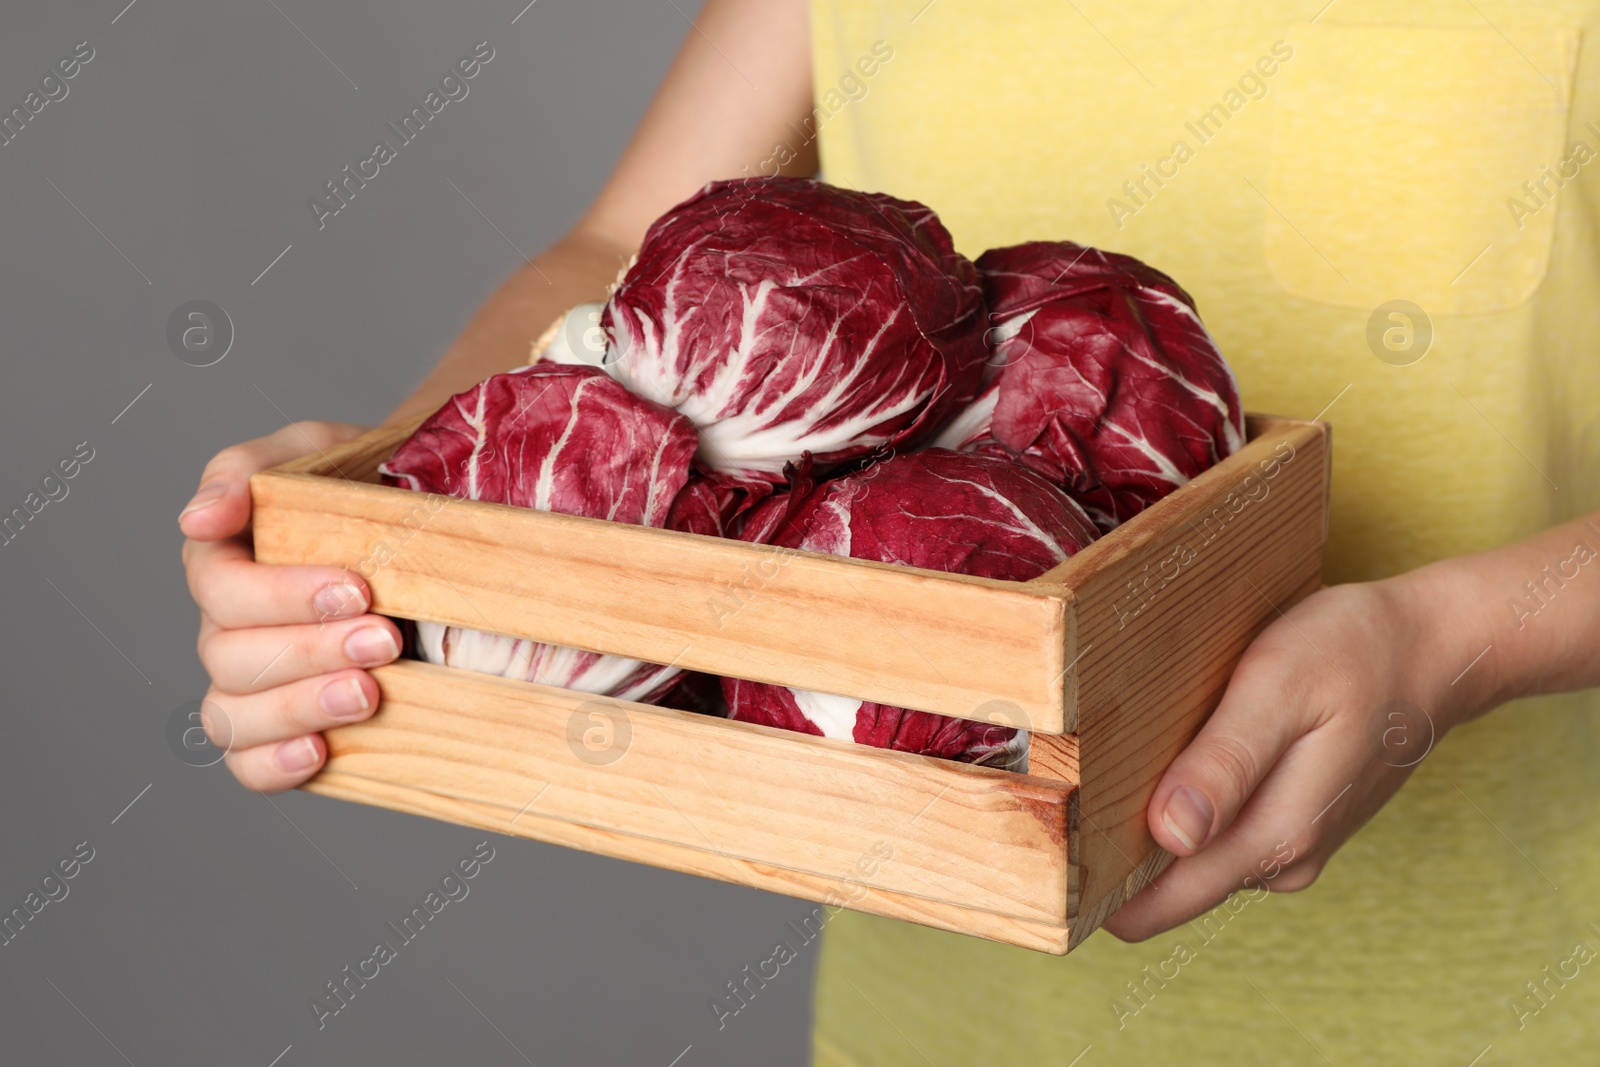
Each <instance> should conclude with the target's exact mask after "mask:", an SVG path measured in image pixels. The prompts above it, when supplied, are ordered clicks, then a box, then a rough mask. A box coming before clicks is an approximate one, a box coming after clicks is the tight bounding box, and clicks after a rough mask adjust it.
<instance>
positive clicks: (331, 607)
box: [186, 538, 372, 629]
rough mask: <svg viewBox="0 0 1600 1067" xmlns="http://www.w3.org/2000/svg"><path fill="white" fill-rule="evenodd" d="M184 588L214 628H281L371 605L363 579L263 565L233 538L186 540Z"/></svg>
mask: <svg viewBox="0 0 1600 1067" xmlns="http://www.w3.org/2000/svg"><path fill="white" fill-rule="evenodd" d="M186 559H187V563H188V576H189V592H190V594H191V595H192V596H193V597H194V600H195V603H197V604H199V605H200V610H201V612H203V613H204V614H205V615H206V617H208V618H210V619H211V620H212V621H213V622H215V623H216V624H217V625H218V626H221V627H223V628H225V629H236V628H240V627H248V626H281V625H285V624H288V623H298V622H326V621H330V620H333V619H344V618H350V617H353V616H356V615H360V614H362V613H363V612H365V611H366V610H367V608H368V607H369V606H370V605H371V602H372V601H371V594H370V593H369V591H368V589H367V583H366V582H364V581H362V580H361V578H360V576H359V575H356V574H353V573H351V572H350V571H348V570H344V569H342V568H339V567H269V566H266V565H264V564H260V563H257V562H255V559H254V556H253V555H252V552H251V549H250V547H249V546H248V545H245V544H244V543H242V542H241V541H240V540H238V539H237V538H229V539H227V540H224V541H191V542H189V550H188V552H187V554H186Z"/></svg>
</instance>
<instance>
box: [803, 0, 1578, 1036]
mask: <svg viewBox="0 0 1600 1067" xmlns="http://www.w3.org/2000/svg"><path fill="white" fill-rule="evenodd" d="M1319 7H1322V10H1321V11H1320V12H1319V11H1318V8H1319ZM812 28H813V47H814V52H815V61H814V62H815V74H816V95H817V122H816V124H817V127H818V129H819V137H820V143H821V153H822V164H823V171H824V175H825V177H826V178H827V179H828V180H830V181H832V182H835V183H838V184H841V185H846V186H853V187H857V188H864V189H874V190H881V191H884V192H888V193H892V194H894V195H896V196H902V197H908V198H912V199H916V200H921V201H923V202H925V203H927V204H929V205H930V206H932V207H933V208H934V209H935V210H936V211H938V212H939V214H940V216H941V217H942V218H943V220H944V222H945V224H946V225H947V226H948V227H949V229H950V231H951V232H952V233H953V234H954V235H955V239H956V243H957V245H958V247H960V248H961V249H962V251H964V252H966V253H967V254H968V255H971V256H976V255H977V254H978V253H980V252H982V251H983V250H984V249H986V248H990V247H994V246H998V245H1005V244H1011V243H1015V242H1019V241H1024V240H1032V239H1039V238H1070V239H1072V240H1076V241H1080V242H1085V243H1088V244H1092V245H1097V246H1100V247H1104V248H1108V249H1113V250H1116V251H1119V252H1126V253H1130V254H1132V255H1135V256H1138V257H1140V258H1142V259H1144V260H1146V261H1148V262H1150V263H1151V264H1153V265H1154V266H1156V267H1159V268H1160V269H1162V270H1165V271H1166V272H1168V273H1169V274H1171V275H1173V276H1174V277H1175V278H1177V279H1178V281H1179V282H1180V284H1182V285H1183V286H1184V287H1186V288H1187V289H1188V290H1189V291H1190V292H1191V293H1192V294H1193V295H1194V297H1195V299H1196V301H1197V303H1198V304H1199V308H1200V313H1201V315H1202V317H1203V318H1204V319H1205V321H1206V323H1207V325H1208V326H1209V327H1210V329H1211V331H1212V333H1213V334H1214V335H1215V337H1216V339H1217V342H1218V344H1219V346H1220V347H1221V349H1222V351H1223V352H1224V353H1225V354H1226V355H1227V356H1228V358H1229V360H1230V361H1231V362H1232V364H1233V366H1234V368H1235V369H1236V371H1237V373H1238V376H1239V380H1240V384H1241V387H1242V391H1243V395H1244V400H1245V404H1246V407H1247V408H1248V409H1249V410H1252V411H1264V412H1272V413H1277V414H1284V415H1294V416H1306V417H1309V416H1314V415H1317V414H1319V413H1323V412H1325V415H1324V417H1325V418H1326V419H1328V421H1329V422H1331V423H1332V424H1333V426H1334V434H1333V441H1334V483H1333V517H1332V532H1331V537H1330V540H1329V543H1328V551H1327V568H1326V578H1327V580H1328V581H1329V582H1344V581H1358V580H1363V579H1371V578H1378V577H1382V576H1385V575H1390V574H1394V573H1397V572H1399V571H1403V570H1406V569H1409V568H1412V567H1416V566H1418V565H1420V564H1422V563H1425V562H1427V561H1429V560H1434V559H1438V558H1441V557H1444V556H1450V555H1456V554H1460V553H1464V552H1471V551H1474V550H1478V549H1483V548H1487V547H1491V546H1494V545H1499V544H1503V543H1506V542H1508V541H1512V540H1515V539H1517V538H1521V537H1524V536H1527V535H1528V534H1531V533H1533V532H1535V531H1537V530H1540V529H1543V528H1545V527H1548V526H1550V525H1552V524H1554V523H1557V522H1559V521H1562V520H1565V519H1567V518H1570V517H1573V516H1575V515H1579V514H1582V513H1584V512H1585V511H1588V510H1591V509H1594V508H1596V507H1600V488H1597V487H1600V78H1596V77H1595V72H1596V71H1597V70H1600V67H1597V61H1600V56H1597V55H1596V53H1595V48H1594V43H1595V41H1596V39H1597V33H1596V31H1597V30H1600V3H1596V2H1594V0H1548V2H1540V3H1533V2H1531V0H1529V2H1522V3H1517V2H1508V0H1470V2H1468V0H1418V2H1415V3H1409V4H1403V5H1402V4H1395V3H1392V2H1389V3H1378V2H1374V0H1335V2H1333V3H1329V4H1327V6H1325V7H1324V6H1323V0H1300V2H1295V3H1289V2H1283V0H1261V2H1256V3H1250V4H1243V3H1224V2H1220V0H1159V2H1136V3H1127V4H1124V3H1115V2H1112V0H1071V2H1068V0H931V2H930V0H815V2H814V3H813V8H812ZM866 57H870V58H866ZM1392 301H1407V302H1409V304H1410V305H1413V306H1414V308H1420V309H1421V313H1420V314H1419V313H1418V312H1417V311H1416V310H1415V309H1414V308H1413V309H1410V310H1408V309H1407V308H1406V307H1405V306H1404V305H1393V306H1391V302H1392ZM1391 313H1396V314H1399V315H1401V317H1400V318H1391V317H1390V315H1391ZM1418 357H1420V358H1418ZM1594 547H1600V545H1597V546H1594ZM1586 571H1587V569H1586ZM1529 577H1533V576H1532V575H1530V576H1529ZM1579 580H1581V581H1584V582H1591V583H1592V582H1600V571H1597V572H1595V573H1593V574H1590V573H1587V572H1585V573H1584V574H1583V576H1582V577H1581V578H1580V579H1579ZM1520 594H1521V590H1520V589H1507V590H1505V597H1506V600H1507V601H1508V602H1509V601H1511V600H1514V599H1516V598H1517V597H1518V596H1519V595H1520ZM1506 611H1507V612H1508V613H1509V612H1511V611H1512V608H1511V607H1510V604H1509V603H1508V604H1507V607H1506ZM1494 654H1495V652H1494V650H1492V649H1491V650H1490V651H1489V653H1488V655H1489V656H1493V655H1494ZM1597 654H1600V653H1597ZM1461 666H1462V667H1466V666H1467V664H1465V663H1463V664H1461ZM1597 738H1600V695H1597V694H1596V693H1595V692H1592V691H1591V692H1588V693H1584V694H1577V695H1569V696H1564V697H1555V698H1549V699H1542V700H1530V701H1523V702H1519V703H1517V704H1514V705H1511V706H1508V707H1505V708H1502V709H1500V710H1499V711H1497V712H1495V713H1494V714H1493V715H1490V716H1488V717H1486V718H1484V719H1481V720H1479V721H1477V722H1475V723H1473V724H1470V725H1468V726H1465V727H1462V728H1460V729H1458V730H1456V731H1454V732H1453V733H1451V734H1450V735H1449V736H1448V737H1447V738H1445V739H1444V740H1443V741H1442V742H1441V743H1440V744H1439V745H1438V746H1437V748H1436V749H1435V750H1434V751H1433V752H1432V753H1431V754H1430V755H1429V756H1428V758H1427V759H1425V760H1424V761H1423V762H1422V764H1421V765H1420V766H1419V768H1418V769H1417V772H1416V773H1415V775H1414V776H1413V777H1412V779H1411V781H1410V782H1409V783H1408V784H1407V785H1406V787H1405V788H1404V790H1402V792H1401V793H1400V794H1399V795H1398V796H1397V797H1396V798H1395V800H1393V801H1392V802H1391V803H1390V804H1389V805H1388V806H1387V808H1385V809H1384V810H1383V811H1382V812H1381V813H1379V815H1378V816H1377V817H1376V818H1375V819H1374V820H1373V821H1372V822H1371V823H1370V824H1369V825H1368V826H1367V827H1366V828H1365V829H1364V830H1362V831H1361V832H1360V833H1359V834H1358V835H1357V836H1356V837H1355V838H1354V839H1353V840H1352V841H1350V842H1349V843H1348V844H1347V845H1346V846H1345V847H1344V848H1343V849H1342V850H1341V851H1340V852H1339V853H1338V855H1336V856H1335V857H1334V859H1333V861H1332V862H1331V863H1330V864H1329V866H1328V868H1327V869H1326V871H1325V872H1324V874H1323V876H1322V878H1321V880H1320V881H1319V882H1318V884H1317V885H1316V886H1314V887H1313V888H1312V889H1310V890H1308V891H1307V892H1304V893H1301V894H1295V895H1286V894H1278V895H1273V896H1271V897H1269V898H1267V899H1265V900H1262V901H1259V902H1254V903H1249V904H1248V906H1247V907H1242V908H1239V909H1238V911H1237V913H1234V914H1232V917H1231V919H1230V921H1228V922H1227V924H1226V925H1225V926H1223V927H1222V928H1220V929H1217V928H1216V927H1215V926H1213V927H1210V928H1207V929H1203V930H1202V929H1199V928H1197V927H1195V926H1193V925H1190V926H1185V927H1182V928H1180V929H1178V930H1175V931H1172V932H1170V933H1168V934H1165V935H1162V936H1160V937H1157V938H1155V939H1154V940H1152V941H1149V942H1146V943H1144V944H1138V945H1126V944H1123V943H1121V942H1118V941H1117V940H1115V939H1114V938H1112V937H1111V936H1110V935H1107V934H1104V933H1101V934H1097V935H1095V936H1094V937H1092V938H1091V939H1090V940H1089V941H1088V942H1086V943H1085V944H1084V946H1083V947H1082V948H1080V949H1078V950H1077V951H1075V952H1074V953H1072V955H1070V956H1068V957H1066V958H1060V959H1058V958H1054V957H1049V956H1044V955H1039V954H1035V953H1030V952H1026V951H1023V950H1020V949H1014V948H1009V947H1004V946H1000V945H995V944H990V943H988V942H984V941H980V940H977V939H973V938H966V937H961V936H958V935H954V934H946V933H940V932H936V931H933V930H928V929H924V928H921V927H917V926H914V925H910V924H905V923H898V922H893V921H889V920H884V919H876V918H871V917H867V916H862V915H858V914H854V913H841V914H839V915H838V916H837V917H835V918H834V919H833V920H832V921H831V922H830V924H829V927H828V933H827V937H826V938H825V939H824V948H823V953H822V962H821V976H820V982H819V989H818V993H817V1001H816V1011H817V1030H816V1040H815V1047H816V1055H817V1062H818V1063H821V1064H825V1065H830V1067H834V1065H837V1067H845V1065H857V1067H867V1065H877V1064H902V1063H905V1064H921V1063H924V1062H926V1063H931V1064H939V1065H944V1064H950V1065H952V1067H953V1065H963V1067H965V1065H968V1064H982V1063H1000V1062H1005V1063H1023V1064H1035V1063H1052V1064H1068V1063H1073V1062H1079V1063H1081V1064H1082V1065H1083V1067H1104V1065H1109V1064H1139V1065H1150V1064H1168V1063H1198V1064H1212V1063H1215V1064H1228V1065H1239V1067H1242V1065H1247V1064H1284V1063H1321V1062H1323V1061H1324V1059H1325V1060H1326V1061H1328V1062H1330V1063H1334V1064H1339V1065H1341V1067H1342V1065H1344V1064H1367V1063H1396V1064H1407V1065H1413V1064H1432V1063H1438V1064H1451V1065H1457V1067H1466V1065H1467V1064H1469V1063H1478V1064H1482V1065H1483V1067H1492V1065H1500V1064H1510V1063H1530V1064H1531V1063H1538V1064H1556V1063H1560V1064H1566V1063H1596V1062H1600V955H1597V953H1600V758H1597V757H1600V752H1597V744H1596V742H1597ZM1238 899H1241V900H1242V899H1245V898H1238ZM1179 943H1183V944H1184V945H1185V947H1186V948H1187V949H1188V950H1189V952H1190V953H1192V957H1193V958H1192V959H1190V960H1189V961H1188V962H1186V963H1184V964H1182V965H1181V967H1180V968H1179V969H1178V973H1177V975H1176V977H1174V978H1171V979H1170V980H1164V981H1159V982H1158V981H1151V980H1149V979H1148V978H1147V974H1149V973H1156V972H1158V971H1159V972H1162V973H1167V974H1170V973H1171V972H1172V970H1173V968H1172V966H1171V965H1167V966H1166V967H1164V968H1160V967H1158V965H1160V964H1162V963H1163V961H1167V960H1169V959H1171V958H1173V957H1174V955H1175V954H1177V955H1182V954H1181V953H1178V952H1177V946H1178V945H1179ZM1146 965H1149V966H1150V967H1151V972H1146V971H1145V970H1144V968H1145V967H1146ZM1252 983H1253V985H1252ZM1530 983H1531V985H1530ZM1135 987H1137V993H1135V992H1134V988H1135ZM1119 1005H1120V1007H1119ZM1090 1046H1092V1048H1089V1051H1088V1052H1087V1053H1086V1054H1084V1055H1083V1059H1082V1060H1081V1061H1078V1060H1074V1057H1076V1056H1079V1055H1080V1054H1083V1053H1084V1050H1085V1049H1086V1048H1088V1047H1090ZM1491 1046H1492V1047H1491ZM1486 1050H1487V1051H1486ZM1480 1055H1481V1056H1482V1058H1481V1059H1478V1060H1475V1059H1474V1057H1478V1056H1480Z"/></svg>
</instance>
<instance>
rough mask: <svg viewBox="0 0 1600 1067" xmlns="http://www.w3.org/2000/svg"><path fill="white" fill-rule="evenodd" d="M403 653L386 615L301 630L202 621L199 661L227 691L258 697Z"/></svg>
mask: <svg viewBox="0 0 1600 1067" xmlns="http://www.w3.org/2000/svg"><path fill="white" fill-rule="evenodd" d="M399 655H400V630H399V628H398V627H396V626H395V624H394V623H393V622H392V621H391V620H389V619H386V618H384V617H383V616H382V615H362V616H359V617H357V618H354V619H342V620H338V621H335V622H327V623H319V624H305V625H300V626H263V627H255V628H252V629H246V630H225V629H218V628H216V627H215V625H214V624H213V625H212V626H205V625H204V624H203V623H202V631H201V635H200V661H201V663H203V664H204V665H205V668H206V671H207V672H208V673H209V674H210V675H211V682H212V684H213V685H215V686H216V687H217V688H218V689H219V690H221V691H222V692H224V693H259V692H261V691H263V690H266V689H272V688H274V687H276V686H280V685H285V684H287V683H289V682H293V681H298V680H300V679H303V678H311V677H314V676H316V675H320V674H331V673H333V672H334V671H339V670H344V669H345V668H348V667H376V666H379V665H380V664H384V663H388V662H390V661H392V660H394V659H396V658H397V657H398V656H399Z"/></svg>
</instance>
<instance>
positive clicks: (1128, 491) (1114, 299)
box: [936, 241, 1244, 530]
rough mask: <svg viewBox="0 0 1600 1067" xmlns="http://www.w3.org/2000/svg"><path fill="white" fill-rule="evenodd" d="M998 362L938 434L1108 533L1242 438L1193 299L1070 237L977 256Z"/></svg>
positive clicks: (1156, 275)
mask: <svg viewBox="0 0 1600 1067" xmlns="http://www.w3.org/2000/svg"><path fill="white" fill-rule="evenodd" d="M978 268H979V270H980V271H982V273H983V278H984V289H985V292H986V294H987V296H988V300H989V307H990V318H991V320H992V323H993V329H992V330H991V334H990V341H991V344H992V345H993V347H994V356H993V358H992V360H991V362H993V363H995V364H998V365H1000V371H999V373H998V375H997V376H996V377H995V378H994V380H993V381H992V382H991V383H990V384H989V385H988V387H987V388H985V390H984V391H983V393H982V394H981V395H980V396H979V397H978V399H977V400H975V401H974V402H973V403H972V404H970V405H968V407H967V408H966V409H965V410H964V411H963V412H961V413H960V414H959V415H957V417H956V418H955V419H954V420H953V421H952V422H951V423H950V424H949V425H947V426H946V427H945V429H944V431H943V432H942V433H941V435H940V437H939V438H938V441H937V442H936V443H938V444H940V445H944V446H947V447H954V448H961V449H963V450H967V451H977V452H987V453H995V454H1009V455H1011V456H1014V457H1016V458H1017V459H1019V460H1020V461H1021V462H1022V463H1024V464H1026V465H1027V466H1028V467H1030V468H1031V469H1033V470H1035V471H1037V472H1038V473H1040V474H1042V475H1044V476H1045V477H1046V478H1048V479H1050V480H1051V481H1052V482H1054V483H1055V484H1057V485H1059V486H1061V487H1062V488H1064V489H1066V490H1067V491H1068V492H1069V493H1071V494H1072V495H1073V497H1074V498H1075V499H1077V500H1078V501H1079V502H1080V503H1082V504H1083V505H1084V507H1085V508H1086V509H1087V510H1088V512H1089V514H1090V515H1091V516H1092V517H1093V518H1094V520H1095V522H1096V524H1097V525H1098V526H1099V527H1100V528H1101V529H1102V530H1109V529H1111V528H1112V527H1115V526H1116V525H1117V524H1119V523H1121V522H1123V521H1124V520H1126V519H1128V518H1129V517H1131V516H1132V515H1134V514H1136V513H1138V512H1139V511H1142V510H1143V509H1144V508H1146V507H1148V506H1149V505H1150V504H1153V503H1154V502H1155V501H1157V500H1159V499H1160V498H1161V497H1163V496H1165V495H1166V494H1167V493H1169V492H1171V491H1172V490H1173V489H1176V488H1177V487H1178V486H1180V485H1182V484H1184V483H1185V482H1187V481H1188V480H1189V479H1190V478H1193V477H1194V476H1195V475H1197V474H1199V473H1200V472H1201V471H1203V470H1205V469H1206V468H1207V467H1210V466H1212V465H1213V464H1214V463H1216V462H1217V461H1218V460H1220V459H1222V458H1223V457H1225V456H1228V455H1230V454H1231V453H1233V452H1234V451H1235V450H1236V449H1238V448H1239V447H1240V445H1241V444H1243V442H1244V415H1243V409H1242V408H1241V407H1240V404H1239V387H1238V385H1237V383H1236V382H1235V381H1234V377H1233V372H1232V370H1231V369H1230V368H1229V367H1228V364H1227V362H1226V361H1225V360H1224V359H1223V358H1222V354H1221V353H1220V352H1218V351H1217V346H1216V345H1215V343H1213V342H1212V340H1211V336H1210V335H1209V334H1208V333H1207V332H1206V329H1205V327H1204V326H1203V325H1201V323H1200V316H1199V314H1198V313H1197V312H1196V311H1195V306H1194V300H1193V299H1192V298H1191V297H1190V296H1189V294H1188V293H1186V292H1184V290H1183V289H1182V288H1180V287H1179V285H1178V283H1177V282H1175V281H1173V280H1172V279H1171V278H1169V277H1167V276H1166V275H1165V274H1163V273H1161V272H1160V271H1158V270H1155V269H1154V268H1152V267H1149V266H1147V265H1146V264H1144V263H1141V262H1140V261H1139V260H1137V259H1134V258H1133V257H1131V256H1125V255H1119V254H1117V253H1114V252H1103V251H1100V250H1099V249H1095V248H1086V247H1084V246H1082V245H1077V244H1073V243H1072V242H1070V241H1055V242H1051V241H1035V242H1032V243H1029V244H1022V245H1014V246H1012V247H1010V248H996V249H991V250H990V251H988V252H985V253H984V254H983V255H982V256H980V257H979V258H978Z"/></svg>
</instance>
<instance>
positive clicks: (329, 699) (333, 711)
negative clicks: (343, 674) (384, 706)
mask: <svg viewBox="0 0 1600 1067" xmlns="http://www.w3.org/2000/svg"><path fill="white" fill-rule="evenodd" d="M317 703H318V704H321V705H322V710H323V711H325V712H327V713H328V717H329V718H330V719H354V718H356V717H357V716H359V715H360V714H361V713H362V712H364V711H366V710H367V709H369V708H371V707H372V703H371V701H369V700H368V699H367V691H366V690H365V689H362V688H361V683H360V681H358V680H357V679H355V678H340V679H339V680H338V681H335V682H329V683H328V684H327V685H325V686H323V687H322V692H321V693H319V694H317Z"/></svg>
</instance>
